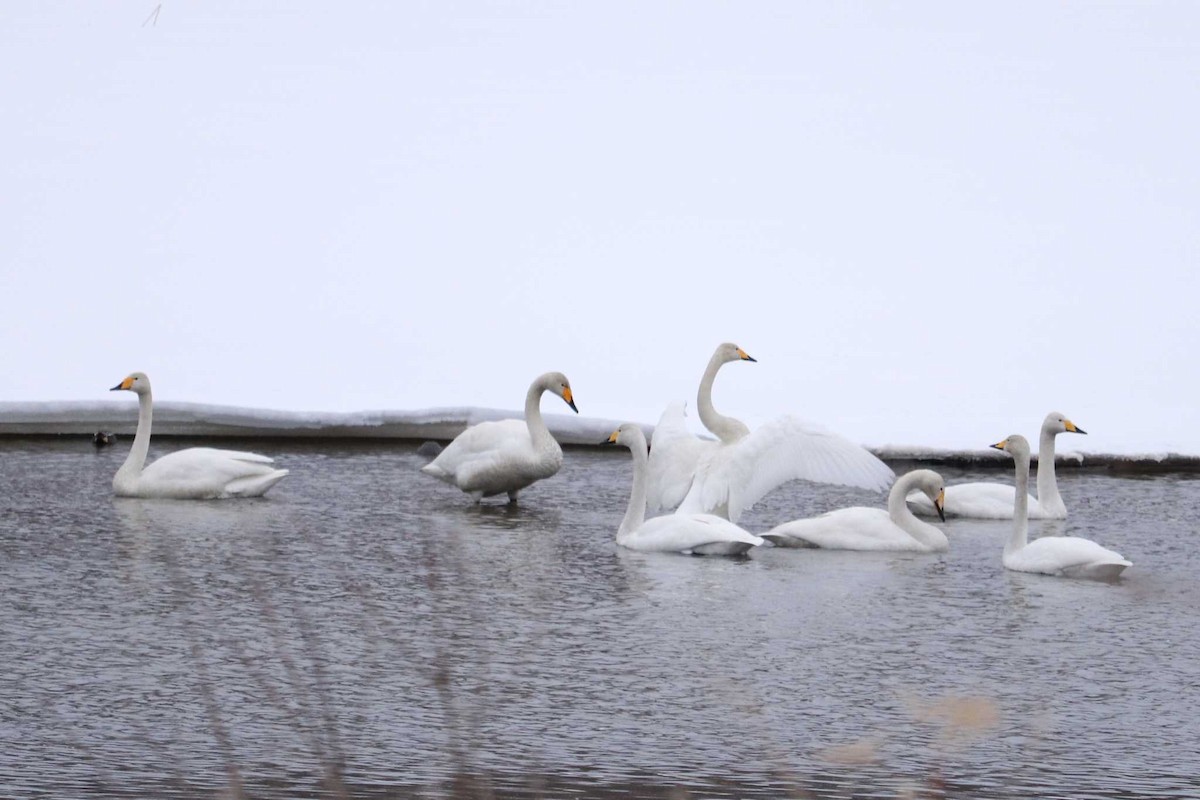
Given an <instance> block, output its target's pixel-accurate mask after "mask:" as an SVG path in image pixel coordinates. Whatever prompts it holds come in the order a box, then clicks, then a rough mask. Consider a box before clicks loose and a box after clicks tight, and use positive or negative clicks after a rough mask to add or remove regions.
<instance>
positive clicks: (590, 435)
mask: <svg viewBox="0 0 1200 800" xmlns="http://www.w3.org/2000/svg"><path fill="white" fill-rule="evenodd" d="M522 416H523V415H522V413H521V412H519V411H505V410H501V409H488V408H473V407H449V408H431V409H422V410H417V411H360V412H307V411H271V410H264V409H250V408H239V407H235V406H214V405H205V404H200V403H181V402H162V403H156V404H155V408H154V436H155V437H156V438H170V439H259V440H263V439H266V440H271V439H274V440H300V441H316V440H326V441H331V442H332V441H337V440H343V441H357V442H372V441H374V442H412V443H422V442H427V441H435V442H440V443H445V442H448V441H450V440H451V439H453V438H454V437H455V436H457V435H458V434H460V433H462V431H463V430H465V429H466V428H467V427H469V426H470V425H474V424H476V423H479V422H484V421H488V420H498V419H520V418H521V417H522ZM543 418H544V419H545V421H546V425H547V427H548V428H549V429H550V432H551V433H552V434H553V435H554V437H555V438H556V439H557V440H558V441H559V443H561V444H562V445H564V446H567V447H599V446H600V442H602V441H604V440H605V439H607V438H608V435H609V434H610V433H611V432H612V431H613V430H615V429H616V427H617V426H618V425H619V424H620V421H618V420H609V419H598V418H592V417H575V416H568V415H565V414H544V415H543ZM136 427H137V407H136V406H132V407H130V406H124V407H119V406H117V405H115V404H113V403H102V402H91V401H74V402H45V403H14V402H6V403H0V440H3V439H16V438H60V437H89V438H90V437H91V436H92V435H93V434H95V433H96V432H97V431H106V432H110V433H115V434H116V435H117V436H118V446H119V444H120V440H123V439H126V438H128V439H132V438H133V434H134V431H135V429H136ZM642 428H643V430H644V431H645V433H646V435H647V437H648V438H650V437H651V435H652V433H653V430H654V426H653V425H647V424H643V425H642ZM867 449H868V450H870V451H871V452H872V453H874V454H875V455H876V456H878V457H879V458H880V459H882V460H883V461H885V462H886V463H887V464H888V465H889V466H891V467H892V468H893V469H895V470H896V471H897V472H901V471H904V470H907V469H912V468H914V467H917V466H922V467H936V466H939V465H940V466H951V467H960V468H965V469H996V470H1001V469H1003V470H1008V469H1011V467H1012V461H1011V459H1009V458H1008V457H1007V456H1005V455H1004V454H1002V453H999V452H995V451H992V450H953V449H949V448H934V447H921V446H916V445H884V446H880V447H868V448H867ZM1033 460H1034V463H1036V462H1037V456H1036V454H1035V455H1034V459H1033ZM1055 463H1056V465H1057V466H1058V467H1060V468H1062V469H1084V470H1106V471H1110V472H1116V473H1131V474H1153V473H1171V472H1183V473H1191V472H1197V473H1200V456H1194V455H1187V454H1183V453H1173V452H1162V453H1142V454H1120V453H1080V452H1075V451H1069V452H1064V453H1059V454H1058V456H1057V458H1056V459H1055Z"/></svg>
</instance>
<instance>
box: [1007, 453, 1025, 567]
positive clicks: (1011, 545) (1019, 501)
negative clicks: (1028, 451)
mask: <svg viewBox="0 0 1200 800" xmlns="http://www.w3.org/2000/svg"><path fill="white" fill-rule="evenodd" d="M1016 462H1017V497H1016V500H1015V501H1014V504H1013V532H1012V538H1011V539H1009V540H1008V546H1007V547H1005V548H1004V552H1006V553H1010V552H1013V551H1016V550H1020V549H1021V548H1022V547H1024V546H1025V545H1026V544H1028V543H1029V456H1028V455H1025V456H1020V457H1017V458H1016Z"/></svg>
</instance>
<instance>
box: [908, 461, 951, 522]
mask: <svg viewBox="0 0 1200 800" xmlns="http://www.w3.org/2000/svg"><path fill="white" fill-rule="evenodd" d="M911 474H912V476H913V477H912V481H913V487H914V488H916V489H920V490H921V491H922V492H924V493H925V496H926V497H928V498H929V502H931V503H933V507H934V508H936V509H937V514H938V517H940V518H941V520H942V522H945V521H946V482H945V481H944V480H942V476H941V475H939V474H937V473H936V472H934V471H933V470H931V469H918V470H913V472H912V473H911Z"/></svg>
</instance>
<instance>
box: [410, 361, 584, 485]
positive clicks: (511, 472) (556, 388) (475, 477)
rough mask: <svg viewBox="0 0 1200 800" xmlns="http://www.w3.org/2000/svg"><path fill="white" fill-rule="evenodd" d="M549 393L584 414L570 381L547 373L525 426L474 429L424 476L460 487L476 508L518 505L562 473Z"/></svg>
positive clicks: (507, 423)
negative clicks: (497, 500)
mask: <svg viewBox="0 0 1200 800" xmlns="http://www.w3.org/2000/svg"><path fill="white" fill-rule="evenodd" d="M543 392H552V393H554V394H556V395H558V396H559V397H561V398H562V399H563V400H565V401H566V403H567V405H569V406H570V407H571V410H572V411H574V412H575V413H576V414H578V413H579V409H578V408H576V407H575V400H574V397H573V396H572V394H571V383H570V381H568V380H567V376H566V375H563V374H562V373H561V372H547V373H546V374H545V375H541V376H539V377H538V378H537V380H535V381H534V382H533V383H532V384H530V386H529V391H528V392H527V393H526V395H525V419H524V421H522V420H517V419H504V420H497V421H495V422H481V423H479V424H478V425H472V426H471V427H469V428H467V429H466V430H465V431H463V432H462V433H460V434H459V435H458V436H457V437H455V439H454V441H452V442H450V444H448V445H446V449H445V450H443V451H442V452H441V453H439V454H438V456H437V458H435V459H434V460H433V461H431V462H429V463H428V464H426V465H425V466H423V467H421V471H422V472H424V473H426V474H428V475H432V476H434V477H435V478H438V479H440V480H443V481H445V482H446V483H450V484H453V485H455V486H457V487H458V488H459V489H462V490H463V491H464V492H466V493H467V494H469V495H471V496H472V497H474V498H475V502H479V500H480V499H481V498H484V497H492V496H494V495H498V494H507V495H508V501H509V502H510V503H515V502H516V501H517V492H519V491H520V490H521V489H524V488H525V487H526V486H529V485H530V484H532V483H534V482H536V481H540V480H541V479H542V478H549V477H550V476H551V475H553V474H554V473H556V472H558V470H559V468H560V467H562V462H563V454H562V448H561V447H559V445H558V442H556V441H555V440H554V437H553V436H551V435H550V430H549V428H547V427H546V423H545V422H544V421H543V420H542V410H541V399H542V393H543Z"/></svg>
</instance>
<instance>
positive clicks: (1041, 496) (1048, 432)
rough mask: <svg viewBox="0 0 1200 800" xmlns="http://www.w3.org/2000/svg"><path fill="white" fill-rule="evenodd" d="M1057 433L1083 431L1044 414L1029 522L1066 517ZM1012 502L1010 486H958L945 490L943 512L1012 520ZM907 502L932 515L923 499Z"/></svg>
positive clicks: (1055, 415)
mask: <svg viewBox="0 0 1200 800" xmlns="http://www.w3.org/2000/svg"><path fill="white" fill-rule="evenodd" d="M1060 433H1084V434H1086V433H1087V431H1085V430H1084V429H1083V428H1080V427H1078V426H1076V425H1075V423H1074V422H1071V420H1069V419H1067V418H1066V417H1064V416H1063V415H1062V414H1060V413H1058V412H1057V411H1051V412H1050V413H1049V414H1047V415H1046V419H1045V420H1044V421H1043V422H1042V434H1041V438H1040V440H1039V443H1038V470H1037V491H1038V493H1037V497H1030V498H1029V518H1030V519H1066V518H1067V507H1066V505H1065V504H1064V503H1063V499H1062V495H1060V494H1059V493H1058V481H1057V480H1056V479H1055V476H1054V437H1056V436H1058V434H1060ZM1013 500H1014V497H1013V487H1011V486H1009V485H1007V484H1003V483H984V482H978V483H960V484H957V485H955V486H947V487H946V513H947V514H948V515H950V516H952V517H973V518H975V519H1012V515H1013ZM908 502H909V503H910V504H911V505H912V507H913V511H915V512H916V513H918V514H924V515H925V516H933V513H934V512H933V506H932V505H931V504H930V502H929V501H928V500H927V499H926V498H925V497H924V496H922V495H920V494H914V495H912V496H911V497H909V498H908Z"/></svg>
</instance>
